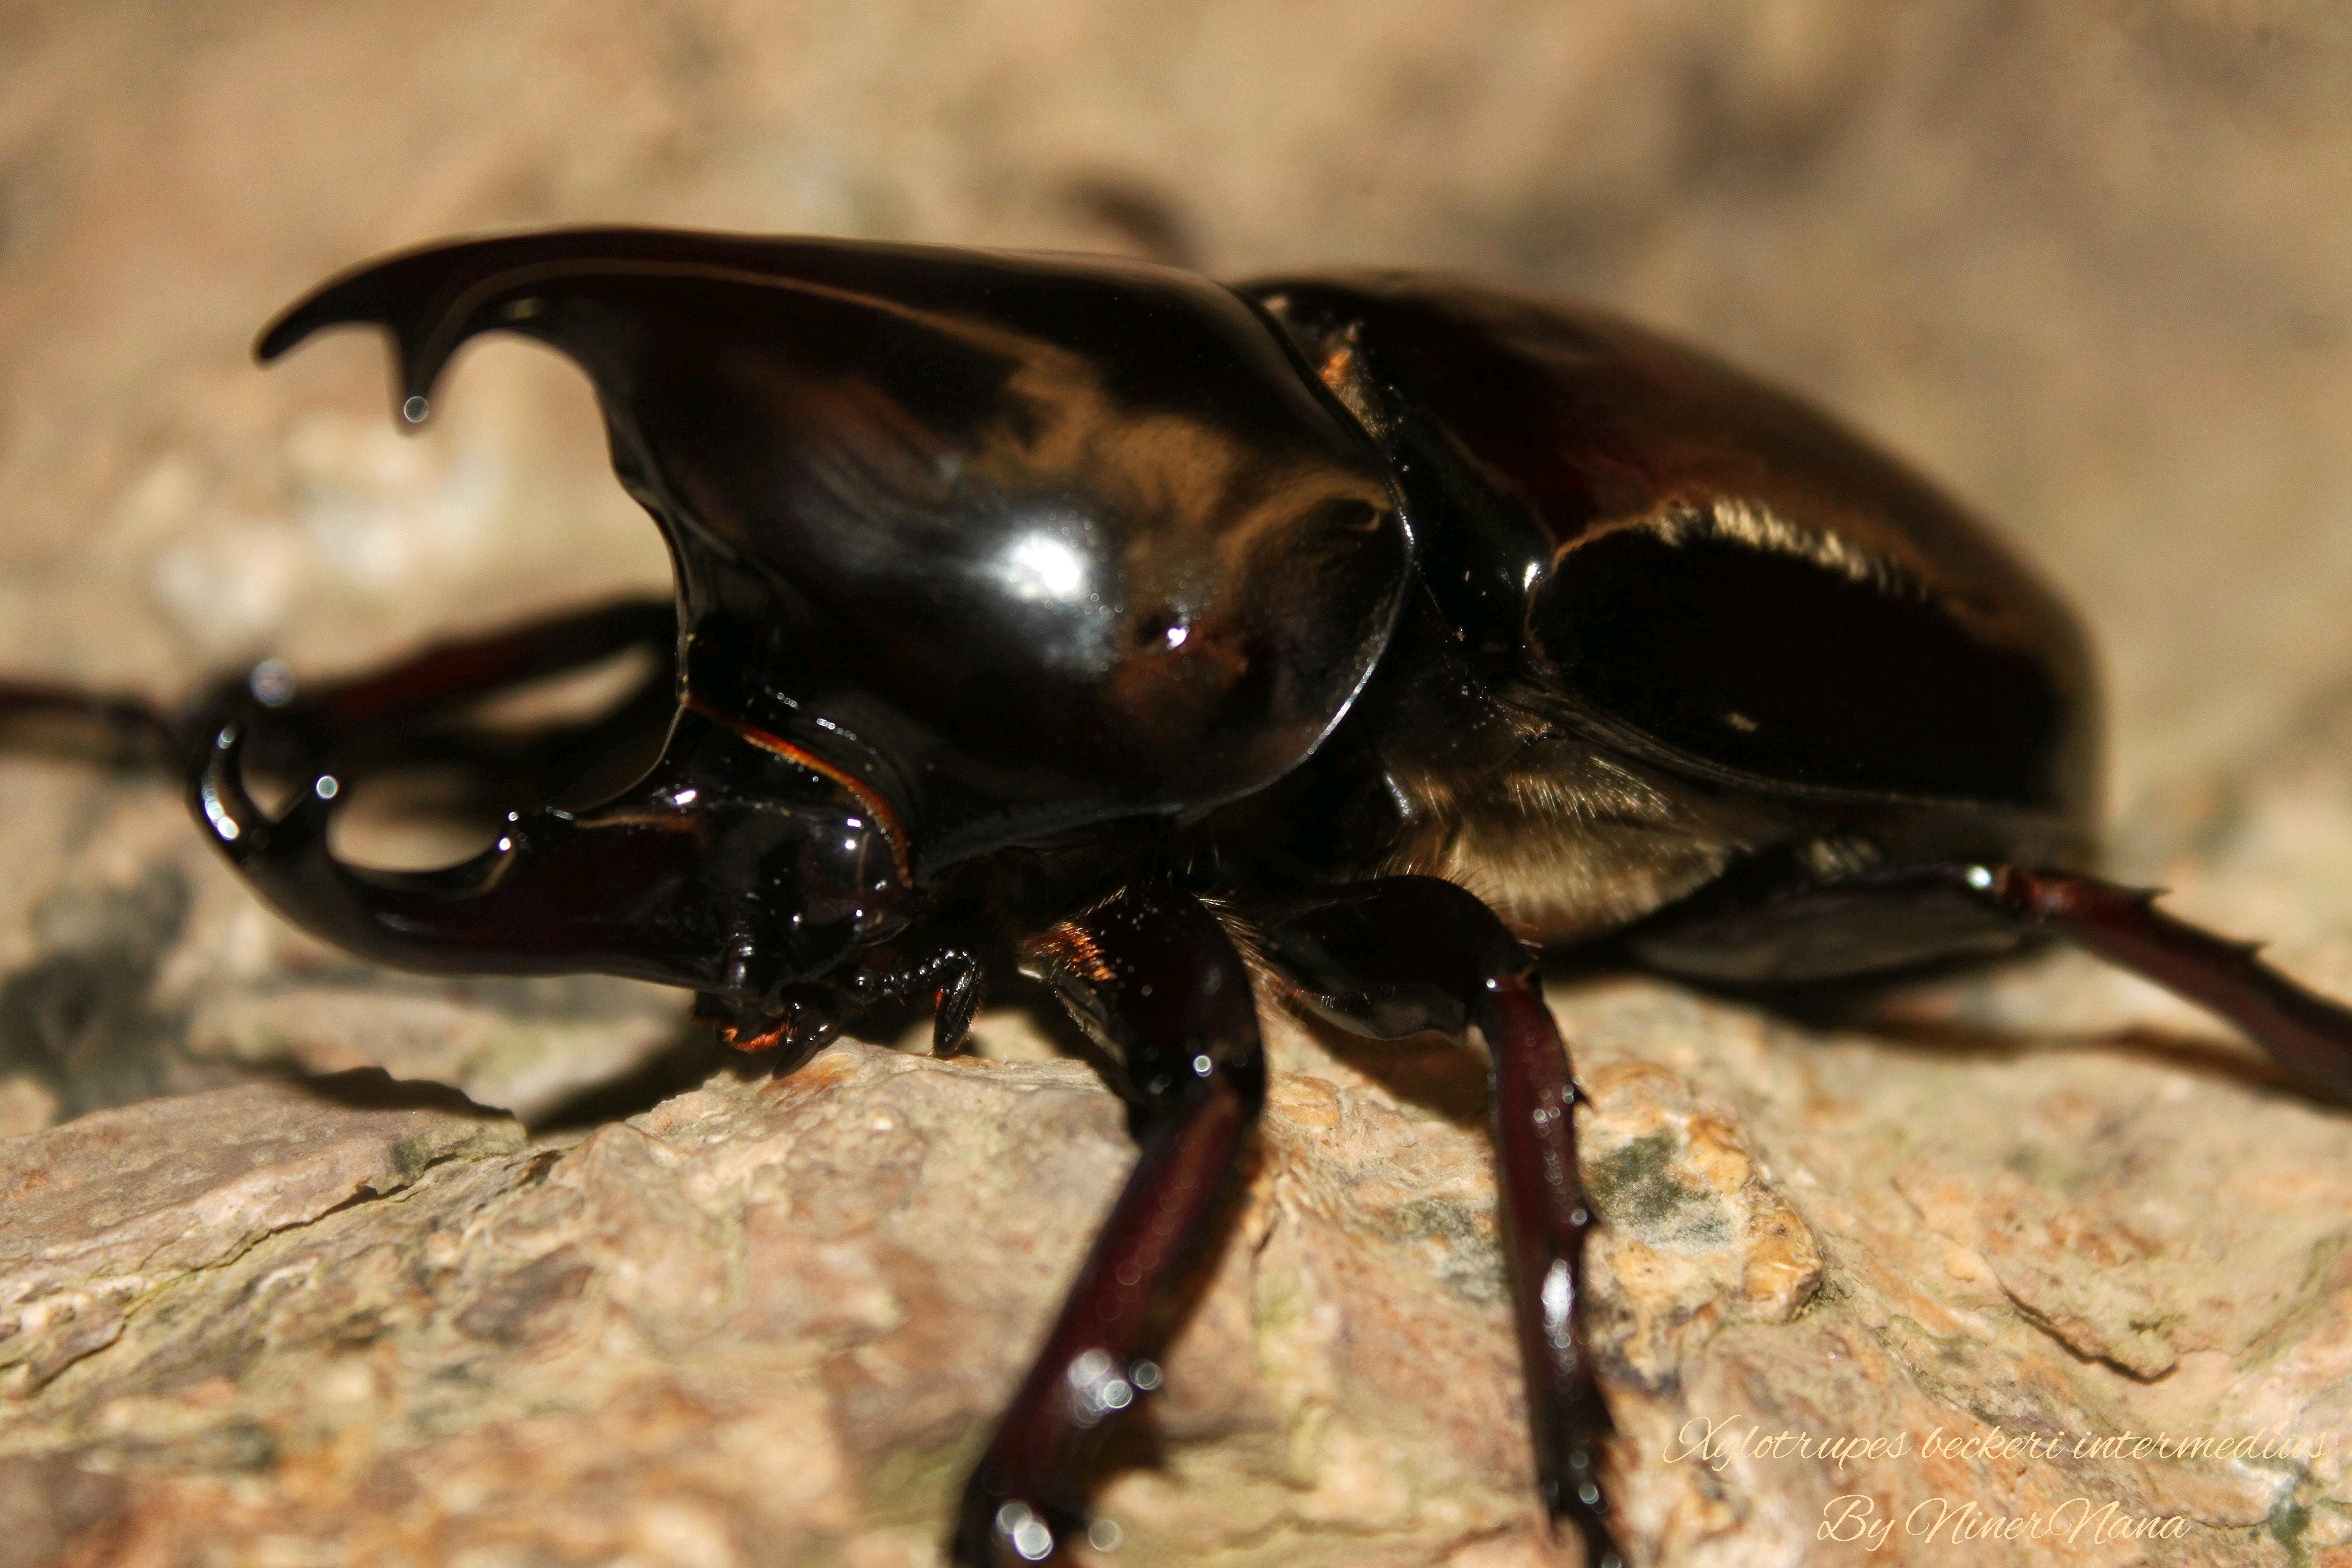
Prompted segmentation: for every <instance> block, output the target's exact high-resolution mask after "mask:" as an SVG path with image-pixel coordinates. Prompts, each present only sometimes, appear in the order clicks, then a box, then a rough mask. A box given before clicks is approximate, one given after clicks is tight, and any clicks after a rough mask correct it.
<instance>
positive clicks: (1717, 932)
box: [1622, 861, 2352, 1105]
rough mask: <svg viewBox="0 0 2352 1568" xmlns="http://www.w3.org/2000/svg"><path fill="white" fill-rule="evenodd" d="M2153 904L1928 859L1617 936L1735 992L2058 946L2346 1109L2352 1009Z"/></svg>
mask: <svg viewBox="0 0 2352 1568" xmlns="http://www.w3.org/2000/svg"><path fill="white" fill-rule="evenodd" d="M2156 898H2157V895H2156V894H2155V893H2153V892H2149V891H2146V890H2144V889H2138V888H2128V887H2120V886H2117V885H2116V884H2115V883H2112V882H2104V881H2101V880H2100V879H2099V878H2097V877H2093V876H2086V875H2084V874H2083V873H2081V872H2076V871H2065V870H2059V869H2056V868H2051V867H2032V866H2020V865H2006V864H2002V863H1999V862H1987V861H1949V862H1931V863H1928V864H1924V865H1910V866H1893V867H1889V868H1887V869H1885V870H1883V871H1872V872H1867V873H1864V874H1862V875H1859V876H1852V877H1846V878H1842V879H1840V880H1838V881H1834V882H1826V883H1816V884H1812V885H1809V886H1799V887H1795V888H1789V889H1785V890H1767V891H1765V892H1763V893H1762V894H1761V895H1745V896H1734V897H1731V898H1728V899H1714V900H1701V901H1700V902H1698V903H1697V905H1696V906H1695V907H1691V908H1685V909H1668V910H1666V911H1663V912H1662V913H1661V914H1660V915H1659V916H1658V917H1656V918H1655V919H1654V920H1652V921H1650V922H1649V923H1647V924H1646V925H1645V926H1643V927H1639V928H1636V929H1635V930H1633V931H1631V932H1628V933H1626V935H1625V937H1624V938H1623V939H1622V940H1623V942H1624V948H1625V951H1626V952H1627V953H1628V955H1629V956H1631V957H1632V958H1633V959H1634V960H1635V961H1637V962H1639V963H1643V964H1646V965H1648V966H1649V967H1651V968H1654V969H1657V970H1659V971H1661V972H1663V973H1666V974H1670V975H1677V976H1680V977H1682V978H1685V979H1695V980H1699V981H1702V982H1713V983H1717V984H1728V985H1731V986H1733V987H1736V988H1742V989H1748V988H1755V987H1778V986H1790V985H1806V984H1810V983H1813V982H1816V981H1825V980H1827V981H1835V980H1840V979H1848V978H1863V977H1868V976H1872V975H1886V974H1891V973H1899V972H1901V971H1902V970H1904V969H1906V968H1912V967H1916V966H1918V965H1920V964H1922V963H1930V962H1935V961H1938V960H1942V959H1965V958H1974V957H1988V956H1992V955H1995V954H1998V953H2002V952H2006V951H2010V950H2012V949H2014V948H2015V947H2016V946H2017V945H2018V944H2019V943H2020V942H2021V941H2023V940H2025V939H2028V938H2031V937H2036V936H2054V937H2062V938H2064V939H2065V940H2067V941H2069V942H2072V943H2073V944H2074V945H2075V946H2077V947H2080V948H2082V949H2084V950H2085V951H2087V952H2090V953H2093V954H2095V955H2097V956H2098V957H2100V958H2104V959H2105V960H2107V961H2108V962H2109V963H2111V964H2114V965H2116V966H2118V967H2119V968H2123V969H2128V970H2130V971H2131V972H2132V973H2133V974H2136V975H2139V976H2141V977H2142V978H2143V979H2147V980H2152V981H2154V982H2155V983H2156V984H2158V985H2160V986H2163V987H2164V988H2165V989H2166V990H2168V991H2171V992H2173V993H2174V994H2175V995H2177V996H2180V997H2183V998H2185V999H2186V1000H2188V1001H2191V1002H2194V1003H2196V1004H2197V1005H2198V1006H2200V1007H2202V1008H2204V1009H2206V1010H2207V1011H2208V1012H2211V1013H2212V1014H2214V1015H2215V1016H2216V1017H2218V1018H2220V1019H2222V1020H2223V1021H2225V1022H2227V1023H2230V1024H2233V1025H2235V1026H2236V1027H2237V1028H2238V1029H2239V1030H2240V1031H2242V1032H2243V1033H2244V1034H2245V1035H2246V1037H2247V1038H2248V1039H2250V1040H2252V1041H2253V1042H2254V1043H2255V1044H2256V1045H2259V1046H2261V1047H2262V1048H2263V1050H2265V1051H2267V1052H2268V1053H2269V1054H2270V1056H2271V1057H2272V1058H2273V1059H2274V1060H2275V1061H2277V1062H2278V1064H2279V1065H2280V1066H2281V1067H2283V1068H2285V1069H2286V1070H2287V1072H2288V1073H2289V1074H2290V1075H2292V1076H2293V1077H2294V1079H2295V1080H2296V1082H2298V1083H2299V1084H2301V1085H2302V1086H2303V1088H2305V1089H2306V1090H2308V1091H2309V1092H2310V1093H2312V1094H2314V1095H2317V1096H2318V1097H2320V1098H2321V1099H2325V1100H2330V1101H2333V1102H2335V1103H2336V1104H2338V1105H2352V1009H2347V1008H2345V1007H2344V1006H2342V1005H2340V1004H2338V1003H2335V1002H2331V1001H2329V1000H2328V999H2327V998H2325V997H2322V996H2318V995H2315V994H2314V993H2312V992H2311V991H2308V990H2306V989H2304V988H2303V987H2302V986H2300V985H2297V984H2296V983H2295V982H2294V981H2293V980H2290V979H2288V978H2287V977H2286V976H2285V975H2283V974H2281V973H2279V972H2278V971H2277V970H2276V969H2273V968H2271V967H2270V966H2269V965H2268V964H2266V963H2264V962H2262V960H2261V959H2260V958H2258V957H2256V956H2255V955H2256V951H2257V948H2256V947H2255V946H2253V945H2250V944H2247V943H2243V942H2232V941H2229V940H2227V939H2226V938H2223V937H2218V936H2215V935H2214V934H2213V933H2212V932H2210V931H2204V930H2200V929H2198V928H2197V927H2196V926H2193V925H2190V924H2188V923H2187V922H2185V921H2181V920H2175V919H2174V918H2173V917H2172V916H2170V915H2168V914H2166V913H2165V912H2164V911H2162V910H2160V909H2158V908H2156V905H2155V900H2156Z"/></svg>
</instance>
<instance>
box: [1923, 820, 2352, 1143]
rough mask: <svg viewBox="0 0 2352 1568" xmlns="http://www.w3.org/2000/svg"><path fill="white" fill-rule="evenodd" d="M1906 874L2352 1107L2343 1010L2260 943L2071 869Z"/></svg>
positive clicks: (2350, 1023)
mask: <svg viewBox="0 0 2352 1568" xmlns="http://www.w3.org/2000/svg"><path fill="white" fill-rule="evenodd" d="M1908 875H1909V876H1910V877H1911V878H1912V879H1914V880H1917V881H1929V882H1933V883H1936V884H1939V885H1941V886H1944V887H1949V888H1954V889H1957V890H1961V891H1964V892H1965V894H1966V895H1967V896H1969V897H1972V898H1974V899H1976V900H1978V901H1980V902H1982V903H1984V904H1987V905H1989V906H1991V907H1992V908H1995V909H1998V910H2000V911H2001V912H2003V913H2004V914H2007V915H2009V916H2010V917H2011V918H2013V919H2015V920H2017V921H2019V922H2020V923H2021V924H2024V925H2025V926H2027V927H2029V928H2030V929H2035V930H2043V931H2048V932H2051V933H2052V934H2054V935H2057V936H2062V937H2064V938H2066V939H2067V940H2068V941H2070V942H2072V943H2074V944H2075V945H2076V946H2077V947H2080V948H2083V949H2085V950H2086V951H2088V952H2091V953H2095V954H2097V955H2098V956H2099V957H2101V958H2104V959H2105V960H2107V961H2108V962H2109V963H2111V964H2115V965H2117V966H2118V967H2120V968H2124V969H2128V970H2130V971H2131V972H2132V973H2133V974H2136V975H2139V976H2140V977H2141V978H2143V979H2147V980H2152V981H2154V982H2155V983H2156V984H2158V985H2160V986H2162V987H2164V988H2165V989H2166V990H2168V991H2170V992H2172V993H2173V994H2174V995H2176V996H2179V997H2182V998H2184V999H2185V1000H2187V1001H2191V1002H2194V1003H2196V1004H2197V1005H2198V1006H2199V1007H2202V1008H2204V1009H2205V1010H2206V1011H2208V1012H2210V1013H2212V1014H2213V1015H2214V1016H2216V1017H2218V1018H2221V1019H2224V1020H2226V1021H2227V1022H2229V1023H2231V1024H2234V1025H2236V1026H2237V1028H2238V1029H2239V1030H2241V1031H2242V1032H2243V1033H2244V1034H2245V1036H2246V1038H2248V1039H2249V1040H2252V1041H2253V1042H2254V1043H2255V1044H2256V1045H2259V1046H2261V1047H2262V1048H2263V1050H2265V1051H2267V1052H2269V1053H2270V1056H2271V1058H2272V1059H2273V1060H2274V1061H2276V1062H2277V1063H2278V1064H2279V1065H2280V1066H2281V1067H2283V1068H2285V1069H2286V1070H2287V1072H2288V1074H2289V1075H2290V1076H2292V1077H2293V1078H2294V1079H2295V1080H2296V1081H2297V1082H2298V1083H2300V1084H2301V1085H2302V1086H2303V1087H2304V1088H2305V1089H2307V1090H2309V1091H2310V1092H2311V1093H2312V1094H2314V1095H2317V1096H2319V1097H2320V1098H2321V1099H2325V1100H2332V1101H2334V1102H2335V1103H2336V1104H2338V1105H2352V1010H2347V1009H2346V1008H2344V1007H2342V1006H2341V1005H2339V1004H2337V1003H2335V1002H2331V1001H2329V1000H2328V999H2327V998H2325V997H2323V996H2319V995H2316V994H2314V993H2313V992H2311V991H2308V990H2305V989H2304V988H2303V987H2302V986H2300V985H2297V984H2296V983H2295V982H2294V981H2292V980H2290V979H2288V978H2287V977H2286V976H2285V975H2283V974H2281V973H2279V972H2278V971H2277V970H2276V969H2273V968H2271V967H2270V965H2268V964H2266V963H2264V962H2263V961H2262V960H2261V959H2260V958H2259V957H2257V956H2256V954H2257V952H2258V951H2259V944H2249V943H2244V942H2232V941H2229V940H2227V939H2225V938H2222V937H2218V936H2215V935H2214V934H2213V933H2212V932H2210V931H2205V930H2201V929H2199V928H2198V927H2196V926H2193V925H2190V924H2188V923H2187V922H2186V921H2182V920H2175V919H2174V918H2173V917H2172V916H2170V915H2168V914H2166V913H2165V912H2164V911H2163V910H2161V909H2158V908H2157V907H2156V898H2157V895H2156V894H2155V893H2154V892H2150V891H2147V890H2144V889H2139V888H2127V887H2118V886H2117V885H2115V884H2114V883H2112V882H2102V881H2100V880H2099V879H2098V878H2096V877H2088V876H2082V875H2080V874H2078V873H2075V872H2071V871H2053V870H2029V869H2027V868H2026V867H2023V866H1983V865H1951V866H1931V867H1925V868H1921V869H1919V870H1917V871H1914V872H1911V873H1909V874H1908Z"/></svg>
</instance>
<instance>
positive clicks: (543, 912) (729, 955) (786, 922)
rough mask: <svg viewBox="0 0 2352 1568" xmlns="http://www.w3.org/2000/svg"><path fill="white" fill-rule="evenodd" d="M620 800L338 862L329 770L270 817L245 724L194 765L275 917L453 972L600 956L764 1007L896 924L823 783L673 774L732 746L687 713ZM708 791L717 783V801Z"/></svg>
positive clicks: (617, 970) (888, 898) (220, 833)
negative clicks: (473, 838)
mask: <svg viewBox="0 0 2352 1568" xmlns="http://www.w3.org/2000/svg"><path fill="white" fill-rule="evenodd" d="M679 731H680V732H682V736H681V734H673V748H672V750H671V752H670V754H669V755H668V756H667V757H665V759H664V762H663V763H662V764H661V765H658V766H657V767H656V768H655V769H654V771H653V772H652V773H651V774H649V775H648V776H647V778H646V779H645V780H644V781H642V782H641V783H640V784H638V785H637V786H636V787H634V788H633V789H631V790H629V791H628V792H627V793H625V794H624V795H622V796H620V797H618V798H616V799H614V800H612V801H610V802H607V803H606V804H604V805H602V806H599V807H596V808H594V809H593V810H589V811H583V812H577V813H575V812H567V811H558V810H539V811H531V812H510V813H508V814H507V818H506V823H505V826H504V828H503V830H502V831H501V833H500V836H499V839H498V842H497V843H496V844H495V845H494V846H493V847H491V848H490V849H488V850H485V851H484V852H483V853H482V854H480V855H478V856H476V857H475V858H474V859H472V860H469V861H466V862H464V863H462V864H459V865H456V866H451V867H448V868H446V869H443V870H438V871H429V872H398V871H381V870H373V869H363V868H360V867H355V866H351V865H347V864H345V863H344V862H342V861H341V860H339V859H337V858H336V856H335V855H334V853H333V852H332V851H331V849H330V848H329V846H328V841H327V834H328V826H329V823H330V821H331V819H332V817H333V814H334V811H335V809H336V803H337V801H338V798H339V797H340V795H341V792H342V790H341V784H340V781H339V780H338V779H337V778H336V777H335V775H333V774H330V773H322V774H320V775H318V776H317V777H315V778H313V779H310V780H308V781H307V783H306V786H305V787H304V788H302V789H301V790H300V792H299V793H298V794H297V796H296V798H295V799H294V801H293V802H292V804H291V805H290V806H288V807H287V809H286V810H285V811H284V812H283V813H282V814H280V815H278V816H276V817H272V816H270V815H269V814H268V813H266V812H265V811H263V810H262V808H261V807H260V805H259V804H258V803H257V802H255V801H254V799H253V798H252V796H251V794H250V793H249V792H248V791H247V789H246V787H245V784H244V781H243V776H242V765H243V757H244V750H245V745H246V739H247V727H246V725H245V723H244V722H243V721H241V720H230V721H228V722H225V723H223V724H222V725H221V726H220V728H219V729H218V731H217V732H216V734H215V736H214V739H213V742H212V745H211V747H210V749H209V751H208V752H207V754H206V755H205V756H203V757H202V758H201V759H199V760H198V762H197V764H196V765H195V767H194V768H193V769H192V772H191V777H190V781H189V782H190V793H191V798H192V803H193V804H194V806H195V809H196V814H197V816H198V818H199V819H200V820H201V821H202V822H203V823H204V824H205V825H206V827H207V828H208V829H209V830H210V831H211V833H212V835H213V838H214V840H215V841H216V842H217V843H218V844H219V845H220V847H221V849H222V850H223V851H224V852H225V853H226V854H227V855H228V857H229V858H230V859H231V860H232V861H233V862H235V863H236V865H237V867H238V869H240V870H241V871H243V872H244V873H245V875H246V877H247V878H248V879H249V880H250V881H251V882H252V883H253V885H254V887H255V888H256V889H257V890H258V891H259V892H260V893H261V894H262V896H263V897H264V898H266V899H268V901H269V902H270V903H271V905H272V906H274V907H275V908H276V909H277V910H278V911H279V912H280V913H281V914H283V915H285V916H286V917H287V918H289V919H291V920H293V921H295V922H296V923H298V924H300V925H302V926H303V927H305V928H306V929H308V930H310V931H312V932H314V933H316V934H317V935H319V936H322V937H325V938H327V939H328V940H330V941H332V942H335V943H336V944H337V945H339V946H341V947H344V948H346V949H348V950H350V951H351V952H354V953H357V954H360V955H362V956H364V957H367V958H371V959H375V960H377V961H378V962H382V963H387V964H393V965H396V966H398V967H400V968H404V969H414V970H424V971H427V972H439V973H452V974H481V973H496V974H559V973H577V972H579V971H582V970H594V971H598V972H601V973H605V974H616V975H625V976H629V977H631V978H635V979H641V980H652V981H657V982H660V983H663V984H668V985H678V986H691V987H694V988H695V989H697V990H701V991H705V992H709V993H713V994H716V995H722V996H728V997H733V998H736V999H739V1000H742V1001H745V1002H747V1003H757V1002H759V1001H761V1000H762V999H764V998H766V997H767V996H769V995H771V994H772V993H773V992H774V991H775V989H776V988H777V987H779V986H781V985H786V984H791V983H794V982H797V981H800V980H804V979H806V978H808V977H810V976H812V975H815V974H818V973H822V972H823V971H824V970H826V969H829V968H831V967H832V966H833V965H834V964H836V963H838V962H839V961H840V960H841V958H842V957H843V956H845V955H846V954H847V953H848V952H849V951H850V950H851V949H852V948H853V947H854V946H856V945H858V944H860V943H863V942H867V941H872V940H876V939H878V938H879V937H881V936H885V935H887V934H888V933H889V931H890V930H891V929H893V928H895V926H896V925H899V924H903V923H904V921H905V919H906V916H907V913H908V908H909V895H908V894H907V893H906V890H905V888H904V884H903V883H902V882H901V881H899V879H898V877H897V875H896V872H895V870H894V869H893V867H892V865H891V856H890V855H889V853H888V846H887V845H886V844H884V843H882V842H881V841H880V839H879V835H878V834H877V833H876V832H875V831H874V830H873V827H872V825H871V824H870V823H868V822H867V821H866V820H865V819H864V818H862V817H861V816H859V815H858V814H857V812H856V809H855V807H854V805H845V804H844V803H842V802H841V801H840V800H839V799H837V798H830V797H831V792H830V790H829V787H828V786H827V785H826V783H825V781H824V780H822V779H820V778H817V777H816V776H815V775H810V776H809V781H810V784H811V788H810V789H809V791H808V792H807V793H806V794H805V795H804V796H803V797H801V798H797V799H795V798H788V797H786V796H785V795H784V794H783V792H782V791H780V790H779V789H778V788H777V787H776V786H775V784H774V783H773V781H770V782H769V784H768V786H767V787H766V788H765V789H764V790H763V791H762V792H761V794H760V795H759V796H758V797H756V798H742V797H734V796H727V795H721V794H719V792H717V791H715V790H711V789H709V788H708V787H707V786H706V787H705V788H704V789H701V790H697V789H695V788H693V787H686V786H680V785H679V784H678V783H677V780H678V778H679V777H680V776H681V775H682V774H684V773H688V772H692V773H694V774H695V776H697V777H704V776H706V775H707V771H708V770H707V769H691V768H684V767H682V766H681V765H680V763H681V760H682V759H681V754H682V753H683V752H685V751H688V750H690V749H692V748H695V747H699V746H707V745H714V744H715V745H719V746H724V745H726V744H728V741H727V740H726V739H725V738H724V737H722V736H717V735H715V734H713V733H711V732H710V730H709V727H708V726H707V725H706V724H705V723H704V722H703V721H701V720H699V719H697V718H696V717H694V716H693V715H687V716H685V717H683V718H682V719H681V720H680V725H679ZM714 795H716V796H718V798H715V799H714V798H710V797H711V796H714Z"/></svg>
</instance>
